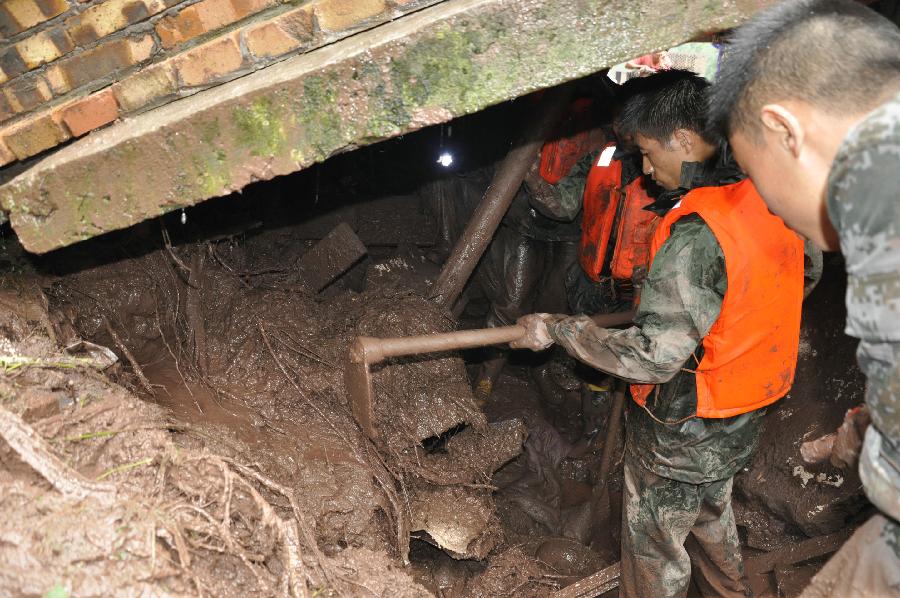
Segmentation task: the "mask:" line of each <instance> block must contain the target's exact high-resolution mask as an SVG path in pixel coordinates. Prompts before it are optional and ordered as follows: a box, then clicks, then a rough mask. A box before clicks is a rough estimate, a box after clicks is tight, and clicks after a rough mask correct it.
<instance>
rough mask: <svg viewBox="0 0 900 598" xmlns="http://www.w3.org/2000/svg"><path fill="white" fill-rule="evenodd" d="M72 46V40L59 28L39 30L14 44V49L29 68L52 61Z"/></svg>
mask: <svg viewBox="0 0 900 598" xmlns="http://www.w3.org/2000/svg"><path fill="white" fill-rule="evenodd" d="M72 48H73V46H72V40H70V39H69V36H68V35H66V33H65V31H62V30H61V29H58V30H50V31H41V32H40V33H37V34H35V35H32V36H31V37H27V38H25V39H23V40H22V41H21V42H19V43H17V44H16V45H15V46H14V50H15V51H16V52H18V53H19V56H21V58H22V62H23V63H24V64H25V66H26V67H27V68H28V69H29V70H30V69H33V68H37V67H39V66H41V65H42V64H44V63H47V62H53V61H54V60H56V59H57V58H59V57H60V56H63V55H65V54H68V53H69V52H71V51H72Z"/></svg>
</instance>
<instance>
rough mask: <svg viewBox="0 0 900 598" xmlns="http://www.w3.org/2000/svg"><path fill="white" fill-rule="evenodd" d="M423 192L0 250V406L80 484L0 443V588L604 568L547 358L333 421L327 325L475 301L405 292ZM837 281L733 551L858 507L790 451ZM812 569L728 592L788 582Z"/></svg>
mask: <svg viewBox="0 0 900 598" xmlns="http://www.w3.org/2000/svg"><path fill="white" fill-rule="evenodd" d="M424 189H425V191H427V190H428V189H429V188H428V187H426V188H424ZM282 191H284V190H282ZM428 200H429V198H427V197H418V196H413V195H407V196H400V195H397V196H391V197H388V198H382V199H380V200H379V201H373V202H364V203H359V204H358V205H352V206H344V207H343V208H341V209H339V210H333V211H327V210H324V211H323V213H322V214H319V216H318V217H316V218H305V217H304V218H300V219H299V220H297V221H288V222H284V223H282V222H280V221H279V220H280V218H281V216H282V212H283V211H284V210H285V208H284V206H282V207H281V208H279V210H274V208H271V206H269V207H266V206H265V205H264V206H262V207H253V208H252V209H251V208H247V213H245V214H243V215H241V214H238V216H233V217H232V212H231V211H228V210H223V215H218V214H214V213H213V212H214V210H215V208H214V207H213V208H209V209H208V211H206V212H203V214H205V215H206V217H207V218H208V219H209V221H210V224H209V225H208V230H206V229H204V227H203V226H197V227H196V229H193V230H188V229H190V226H191V225H188V226H187V227H186V230H185V231H182V232H181V234H179V235H173V236H176V237H179V238H177V239H174V241H173V240H172V239H170V237H169V235H168V233H167V232H166V230H165V228H164V227H163V226H162V222H161V221H156V222H152V223H146V224H145V225H141V226H139V227H135V228H134V229H132V230H130V231H126V232H125V233H122V234H120V235H119V236H117V237H114V238H110V239H99V240H96V241H93V242H91V243H89V244H85V245H84V246H76V247H73V248H71V249H70V250H67V251H66V252H61V253H60V254H57V255H55V256H49V257H47V258H45V259H42V260H39V261H34V260H30V261H29V260H24V259H19V258H16V257H15V252H13V254H12V255H13V261H12V262H11V265H10V264H7V263H5V262H4V263H2V264H0V265H3V266H9V268H8V270H7V271H6V274H5V275H4V276H3V278H2V284H0V358H2V359H3V360H4V361H2V362H0V366H2V367H0V373H2V376H0V401H2V405H0V406H2V408H3V409H4V410H6V411H8V412H9V413H11V414H13V415H15V416H18V417H19V418H20V419H21V420H22V421H23V422H24V425H26V426H28V427H30V428H31V429H33V430H34V432H35V434H36V435H37V436H39V437H40V438H41V439H43V443H44V444H43V445H42V446H43V448H44V449H45V451H46V452H47V454H52V455H56V456H57V457H58V458H59V460H60V462H61V463H62V464H63V465H62V466H64V468H65V469H63V470H62V471H64V472H68V473H70V474H71V473H72V472H75V473H76V474H78V475H79V476H80V478H79V479H81V478H83V479H84V480H86V481H87V482H90V483H92V484H93V483H95V482H96V483H99V484H101V485H103V484H105V485H103V486H102V488H105V489H106V490H102V491H98V490H97V489H96V488H94V486H90V488H88V490H86V491H85V493H83V494H79V495H77V496H76V495H72V494H71V493H66V492H63V491H62V490H60V487H59V486H58V481H57V483H54V480H53V479H52V475H51V476H50V477H49V478H48V477H47V475H43V474H39V473H37V470H36V469H35V468H34V467H33V466H32V465H30V464H29V463H30V462H29V461H28V458H27V457H28V454H29V453H28V450H32V449H28V450H26V449H23V448H22V446H17V445H15V443H14V442H4V441H0V513H2V515H0V559H2V562H4V563H7V564H8V566H7V567H5V568H0V569H2V570H0V590H3V591H2V592H0V593H8V594H11V595H36V596H41V595H45V594H46V593H47V592H48V591H50V590H53V589H54V588H56V587H57V586H59V587H60V588H62V589H63V590H65V591H66V592H67V594H66V595H71V596H75V595H216V596H226V597H227V596H244V595H256V594H259V595H278V596H281V595H293V596H330V595H347V596H357V595H360V596H362V595H377V596H382V595H398V596H425V595H436V596H443V597H445V598H449V597H462V596H485V597H487V596H504V595H508V596H547V595H549V594H550V593H552V592H553V591H555V590H557V589H559V588H561V587H564V586H565V585H567V584H569V583H572V582H574V581H576V580H578V579H580V578H582V577H584V576H586V575H588V574H590V573H592V572H594V571H597V570H598V569H601V568H603V567H605V566H608V565H610V564H612V563H614V562H615V561H617V560H618V558H619V542H620V520H621V483H622V480H621V459H622V454H623V450H624V445H623V443H624V438H623V436H624V435H623V434H619V439H618V444H617V446H615V447H614V450H613V464H614V467H613V472H612V475H611V476H610V479H609V481H608V492H607V493H605V494H604V500H603V501H601V505H600V506H601V517H600V522H599V525H597V526H593V525H591V520H590V516H589V515H590V512H589V510H587V509H586V507H587V505H588V501H589V500H590V499H591V496H592V487H593V484H594V483H595V482H596V477H597V472H598V470H599V461H600V454H601V451H602V449H603V443H604V439H605V431H606V428H605V422H606V419H607V417H608V413H609V410H610V401H608V400H606V401H598V402H596V403H586V404H583V403H582V396H581V393H580V392H579V388H580V382H581V380H582V379H584V378H585V377H587V378H589V379H591V380H593V381H595V382H596V381H597V380H596V376H593V377H591V376H590V374H589V373H586V372H584V371H583V370H581V369H580V368H578V367H577V366H576V365H575V364H574V363H573V362H572V361H571V360H570V359H568V358H565V357H564V356H560V355H554V356H553V358H552V361H551V367H550V372H551V375H550V379H551V382H552V385H555V388H556V390H555V391H554V396H553V397H552V400H548V397H546V396H544V395H542V392H541V390H540V388H539V386H538V385H537V384H536V383H535V381H534V378H533V376H534V375H533V374H532V373H531V371H532V368H530V365H531V361H530V357H529V356H519V357H513V359H512V360H511V363H510V365H509V366H508V367H507V368H506V370H505V372H504V374H503V375H502V376H501V378H500V380H499V383H498V385H497V387H496V389H495V391H494V394H493V395H492V397H491V399H490V401H489V402H488V404H487V405H486V406H485V407H484V408H483V409H480V408H479V407H478V406H476V404H475V402H474V400H473V397H472V392H471V379H472V377H473V372H474V371H475V368H476V366H477V362H478V361H479V360H480V359H481V358H482V357H483V354H482V353H480V352H478V351H473V352H470V353H466V354H465V355H460V354H458V353H447V354H440V355H428V356H413V357H408V358H402V359H395V360H389V361H388V362H387V363H385V364H383V365H379V366H377V367H376V368H375V371H374V379H375V394H376V402H375V415H376V423H377V427H378V430H379V438H378V440H377V441H375V442H373V441H371V440H370V439H368V438H367V437H366V436H365V435H364V434H363V433H362V432H361V430H360V428H359V426H358V425H357V424H356V422H355V421H354V419H353V416H352V414H351V410H350V408H349V405H348V399H347V396H346V392H345V389H344V381H343V362H344V358H345V354H346V350H347V347H348V344H349V343H350V341H351V340H352V339H353V338H355V337H356V336H358V335H369V336H403V335H418V334H427V333H432V332H444V331H449V330H453V329H456V328H457V327H460V326H462V327H477V326H480V325H482V324H483V315H484V314H483V311H484V310H483V309H482V310H481V312H479V308H483V307H484V306H483V305H481V304H480V302H479V298H478V295H477V293H474V292H473V293H471V295H472V301H471V302H469V308H468V309H467V311H466V312H465V313H464V314H463V317H462V319H461V320H462V323H460V322H457V321H456V320H455V319H454V318H452V317H451V316H450V315H449V314H446V313H443V312H441V311H440V310H438V309H437V308H436V307H435V306H434V305H433V304H432V303H430V302H428V301H427V300H425V299H424V297H426V296H427V289H428V288H429V286H430V285H431V284H432V283H433V281H434V280H435V279H436V277H437V275H438V273H439V266H438V265H436V264H435V263H433V261H432V260H430V259H428V257H427V256H430V257H431V258H432V259H434V253H435V252H433V251H431V250H432V249H433V248H432V247H431V244H433V243H434V240H435V236H436V234H435V230H434V228H435V227H434V221H433V219H430V217H429V215H428V213H427V210H424V209H423V206H425V205H427V204H428ZM250 203H252V202H250ZM245 207H246V206H245ZM270 209H271V210H273V212H274V213H273V214H270V213H268V212H267V210H270ZM192 214H194V213H193V212H192ZM192 218H194V216H193V215H192ZM198 218H199V217H198ZM257 218H259V219H260V220H262V221H265V222H264V223H262V222H260V220H257ZM229 219H230V221H229V222H223V220H229ZM288 220H289V219H288ZM342 221H343V222H348V223H349V224H351V226H352V227H353V228H354V229H355V231H356V233H357V234H358V235H359V236H360V238H361V239H362V240H363V241H364V242H365V244H366V245H367V250H368V255H367V256H366V257H365V258H364V259H362V260H361V261H360V262H359V263H357V264H356V265H355V266H353V267H352V268H350V270H349V271H348V272H347V273H346V274H344V275H343V276H342V277H340V278H339V279H338V280H337V281H336V282H335V283H333V284H331V285H329V286H327V287H326V288H325V289H324V290H323V291H322V292H320V293H314V292H311V290H310V289H309V288H308V285H307V284H306V283H305V281H304V280H303V276H302V275H301V273H300V272H298V264H299V263H301V260H302V258H303V256H304V255H305V254H306V252H307V251H308V250H309V248H310V247H311V246H313V244H314V243H315V241H316V240H317V239H320V238H322V237H323V236H325V235H326V234H327V233H328V232H329V231H330V230H331V229H332V228H333V226H334V225H336V224H337V223H339V222H342ZM176 222H177V220H175V219H171V218H170V219H166V220H165V223H166V224H167V225H168V226H169V227H170V228H172V227H173V225H175V223H176ZM173 230H174V228H173ZM840 271H841V267H840V264H839V263H837V262H834V261H832V263H830V265H829V268H828V270H827V271H826V277H825V280H824V281H823V283H822V285H821V286H820V287H819V288H818V289H816V290H815V291H814V293H813V295H812V296H811V297H810V299H809V301H808V302H807V305H806V309H805V312H804V328H803V339H802V344H803V346H802V350H801V361H800V367H799V369H798V375H797V380H796V383H795V386H794V390H793V391H792V393H791V396H790V397H789V398H788V399H786V400H784V401H782V402H781V403H779V404H778V406H776V407H774V408H772V409H771V410H770V412H769V414H768V416H767V420H766V421H767V423H766V428H765V432H764V438H763V441H762V442H761V448H760V450H759V451H758V453H757V454H756V456H755V457H754V459H753V460H752V462H751V463H750V464H749V465H748V467H747V469H746V470H745V471H743V472H741V473H740V474H739V475H738V476H737V479H736V483H735V488H736V491H735V505H736V511H737V513H738V516H739V524H740V533H741V536H742V539H743V541H744V545H745V552H746V556H747V557H748V558H752V557H753V556H754V555H757V554H760V553H761V552H763V551H769V550H773V549H777V548H779V547H782V546H784V545H786V544H788V543H791V542H796V541H799V540H802V539H804V538H807V537H812V536H818V535H823V534H827V533H831V532H833V531H836V530H840V529H848V528H852V527H853V526H854V525H856V523H857V522H858V521H859V520H860V519H861V518H862V517H864V516H865V513H866V508H867V505H866V503H865V500H864V498H863V496H862V493H861V489H860V484H859V480H858V478H857V477H856V475H855V473H853V472H852V471H851V472H847V471H841V470H834V469H833V468H830V467H829V466H824V465H823V466H817V467H811V466H805V465H803V464H802V462H801V461H800V458H799V445H800V443H802V442H803V441H805V440H809V439H812V438H815V437H817V436H818V435H821V434H824V433H827V432H830V431H832V430H833V429H834V428H836V427H837V425H838V424H839V423H840V421H841V418H842V416H843V412H844V411H845V410H846V409H847V408H849V407H852V406H854V405H856V404H858V403H859V402H860V401H861V400H862V388H863V385H862V379H861V377H860V375H859V372H858V371H857V370H856V369H855V367H854V365H853V344H854V343H853V341H852V340H849V339H847V338H846V337H844V336H843V334H842V332H841V322H842V320H843V312H842V293H843V285H842V277H841V275H840ZM79 341H89V342H92V343H95V344H96V345H99V346H101V347H106V348H108V349H111V350H112V351H113V352H114V353H115V355H116V356H117V358H118V362H117V363H116V364H115V365H113V366H111V367H99V366H91V365H85V364H84V363H81V362H78V363H76V364H74V365H73V363H72V362H71V360H72V359H73V356H72V355H71V354H69V353H67V352H66V351H65V350H64V349H63V348H64V347H67V346H71V345H73V344H74V343H77V342H79ZM20 358H23V359H25V361H23V362H21V363H20V362H18V361H15V360H16V359H20ZM545 386H546V385H545ZM62 466H61V467H62ZM51 473H52V472H51ZM73 475H74V474H73ZM86 487H87V486H86ZM107 491H108V492H107ZM821 562H822V560H821V559H819V560H816V561H813V562H807V563H800V564H798V565H797V566H794V565H785V566H784V567H780V568H777V569H776V570H775V571H766V572H764V573H762V574H760V575H758V576H757V578H755V579H754V580H753V582H754V587H755V588H756V589H757V590H758V591H759V593H760V594H761V595H771V596H776V595H786V596H790V595H796V593H797V592H798V591H799V589H798V588H802V586H803V583H804V580H806V579H808V577H809V575H810V574H811V573H813V572H814V571H815V570H817V567H819V566H820V565H821ZM7 590H8V591H7ZM767 593H768V594H767Z"/></svg>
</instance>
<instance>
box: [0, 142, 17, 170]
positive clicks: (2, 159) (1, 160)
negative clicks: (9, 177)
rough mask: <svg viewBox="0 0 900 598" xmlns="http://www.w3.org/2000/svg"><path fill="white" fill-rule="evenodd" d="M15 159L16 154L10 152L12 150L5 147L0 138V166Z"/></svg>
mask: <svg viewBox="0 0 900 598" xmlns="http://www.w3.org/2000/svg"><path fill="white" fill-rule="evenodd" d="M15 161H16V155H15V154H13V153H12V151H11V150H10V149H9V148H8V147H6V144H5V143H3V140H2V139H0V166H6V165H7V164H9V163H10V162H15Z"/></svg>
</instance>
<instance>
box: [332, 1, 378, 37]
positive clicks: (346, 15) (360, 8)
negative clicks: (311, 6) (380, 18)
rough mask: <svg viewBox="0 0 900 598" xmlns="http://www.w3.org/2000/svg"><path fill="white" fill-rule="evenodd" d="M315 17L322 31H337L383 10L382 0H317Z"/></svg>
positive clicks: (355, 24) (351, 26) (354, 24)
mask: <svg viewBox="0 0 900 598" xmlns="http://www.w3.org/2000/svg"><path fill="white" fill-rule="evenodd" d="M315 8H316V17H317V18H318V20H319V26H320V27H321V28H322V29H323V30H324V31H329V32H333V33H334V32H339V31H343V30H345V29H351V28H353V27H355V26H357V25H360V24H361V23H362V22H363V21H365V20H366V19H369V18H371V17H374V16H375V15H377V14H379V13H381V12H384V11H385V10H386V9H387V5H386V4H385V2H384V0H318V1H317V2H316V3H315Z"/></svg>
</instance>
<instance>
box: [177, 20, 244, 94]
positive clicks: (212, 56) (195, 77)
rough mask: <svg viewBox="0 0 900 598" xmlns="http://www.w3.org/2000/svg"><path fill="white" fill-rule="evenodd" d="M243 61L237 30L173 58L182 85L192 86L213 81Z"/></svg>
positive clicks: (239, 65)
mask: <svg viewBox="0 0 900 598" xmlns="http://www.w3.org/2000/svg"><path fill="white" fill-rule="evenodd" d="M243 62H244V57H243V56H242V55H241V49H240V45H239V44H238V34H237V32H235V33H232V34H231V35H228V36H227V37H224V38H220V39H216V40H214V41H211V42H208V43H205V44H203V45H202V46H197V47H196V48H194V49H192V50H190V51H188V52H185V53H184V54H182V55H180V56H178V57H177V58H176V59H175V69H176V70H177V72H178V77H179V79H180V80H181V83H182V85H186V86H189V87H193V86H196V85H206V84H208V83H212V82H215V81H216V80H217V79H219V78H221V77H222V76H223V75H227V74H228V73H232V72H234V71H236V70H238V69H239V68H240V67H241V65H242V64H243Z"/></svg>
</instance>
